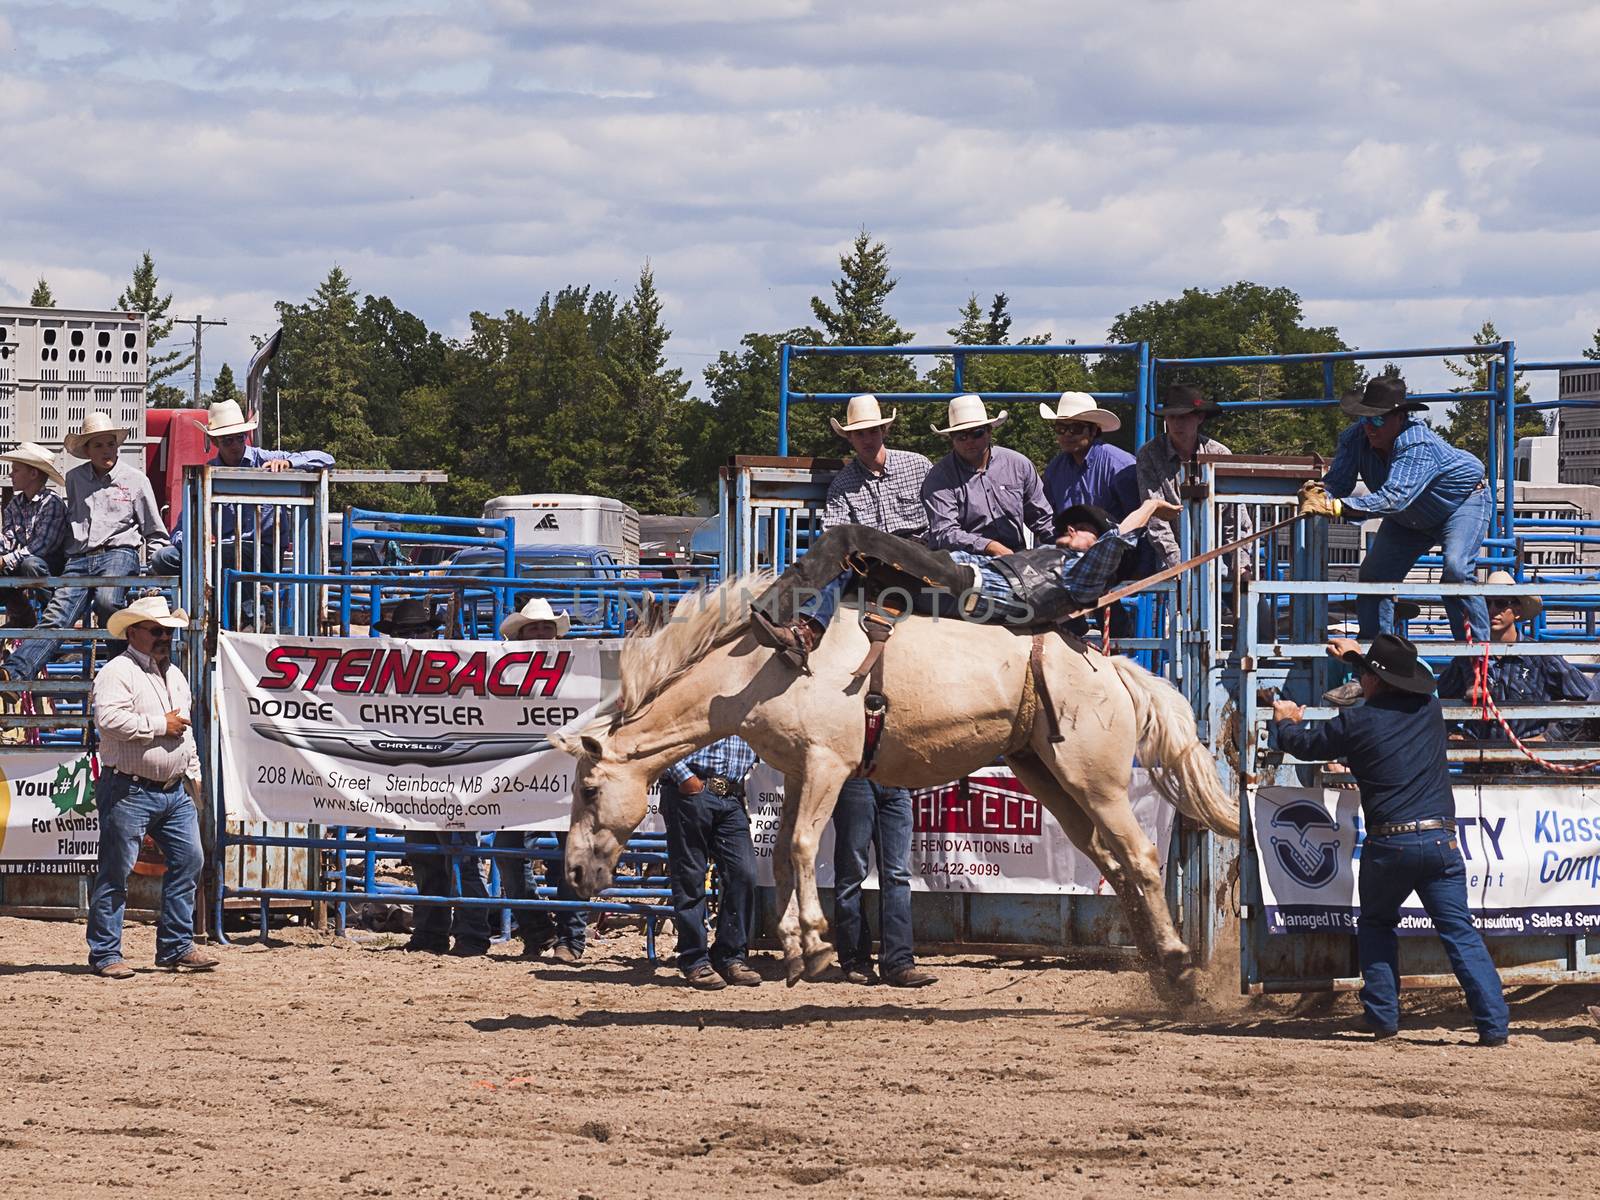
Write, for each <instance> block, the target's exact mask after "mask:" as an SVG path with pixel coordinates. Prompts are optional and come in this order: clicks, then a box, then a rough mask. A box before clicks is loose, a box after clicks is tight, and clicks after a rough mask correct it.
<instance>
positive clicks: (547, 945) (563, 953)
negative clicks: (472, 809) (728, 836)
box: [494, 596, 589, 963]
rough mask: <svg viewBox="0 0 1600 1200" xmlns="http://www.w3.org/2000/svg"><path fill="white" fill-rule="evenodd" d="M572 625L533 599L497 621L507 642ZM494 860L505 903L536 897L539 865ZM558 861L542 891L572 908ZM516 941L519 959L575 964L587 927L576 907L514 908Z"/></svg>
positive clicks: (521, 837) (503, 843)
mask: <svg viewBox="0 0 1600 1200" xmlns="http://www.w3.org/2000/svg"><path fill="white" fill-rule="evenodd" d="M571 626H572V617H571V614H569V613H568V612H566V611H565V610H563V611H561V612H557V611H556V610H555V609H554V608H552V607H551V606H550V601H548V600H546V599H545V598H544V597H543V596H535V597H534V598H533V599H531V600H529V601H528V602H527V603H526V604H524V605H523V606H522V611H521V612H514V613H511V614H510V615H509V616H507V617H506V619H505V620H504V621H501V622H500V636H501V637H502V638H504V639H505V640H506V641H508V642H553V641H555V640H556V639H558V638H564V637H566V636H567V630H568V629H570V628H571ZM548 836H549V834H548V833H545V832H542V831H539V830H532V829H530V830H521V829H502V830H501V831H500V832H499V833H497V834H495V835H494V844H495V846H496V847H497V848H498V849H504V850H532V849H534V848H535V847H536V846H537V845H538V842H539V839H540V838H542V837H548ZM555 839H556V848H557V849H559V850H560V851H561V854H562V858H565V857H566V853H567V835H566V834H565V833H557V834H556V835H555ZM499 861H500V886H501V889H502V890H503V892H504V893H505V896H506V899H508V900H534V899H537V898H538V890H537V889H538V887H539V876H538V870H539V866H540V864H539V863H538V862H537V861H536V860H535V859H531V858H523V859H513V858H502V859H500V860H499ZM561 863H562V859H552V860H547V861H546V862H545V863H544V864H543V865H544V877H545V882H546V885H547V886H554V887H555V889H556V897H555V898H556V899H557V900H566V901H571V902H573V903H577V902H579V901H581V899H582V897H580V896H579V895H578V893H577V892H575V891H573V890H572V884H571V883H569V882H568V880H567V873H566V871H564V870H562V866H561ZM513 911H514V916H515V920H516V928H517V936H518V937H520V938H521V939H522V957H524V958H540V957H543V956H544V955H545V954H548V955H550V957H551V958H552V959H554V960H555V961H556V962H558V963H575V962H577V961H578V960H579V959H580V958H582V957H583V950H584V946H585V945H587V944H588V940H589V924H588V921H587V920H586V919H585V917H584V914H583V910H581V909H577V908H563V909H558V910H551V909H537V908H535V909H529V908H519V909H515V910H513Z"/></svg>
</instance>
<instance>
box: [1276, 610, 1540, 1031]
mask: <svg viewBox="0 0 1600 1200" xmlns="http://www.w3.org/2000/svg"><path fill="white" fill-rule="evenodd" d="M1328 653H1329V654H1331V655H1333V656H1334V657H1335V658H1340V659H1343V660H1344V661H1346V662H1348V663H1349V664H1350V665H1351V666H1353V667H1354V668H1355V669H1356V671H1357V673H1358V675H1357V678H1358V679H1359V681H1360V683H1361V691H1362V695H1363V697H1364V698H1365V700H1366V703H1365V704H1364V705H1362V706H1361V707H1359V708H1351V709H1346V710H1345V711H1343V712H1341V713H1340V714H1339V715H1338V716H1336V717H1334V719H1333V720H1331V721H1322V722H1314V723H1313V722H1306V721H1304V720H1303V717H1304V715H1305V714H1304V710H1303V709H1302V708H1301V707H1300V706H1299V705H1298V704H1294V703H1292V702H1291V701H1288V700H1279V701H1277V702H1276V703H1275V704H1273V706H1272V715H1273V717H1274V718H1275V719H1276V721H1277V726H1276V733H1277V739H1278V746H1279V747H1280V748H1281V749H1283V750H1285V751H1287V752H1288V753H1290V754H1292V755H1294V756H1295V757H1296V758H1299V759H1303V760H1305V761H1307V762H1325V761H1328V760H1330V759H1336V758H1343V759H1345V760H1346V762H1347V763H1348V764H1349V767H1350V771H1351V773H1352V774H1353V775H1354V776H1355V779H1356V785H1357V786H1358V787H1359V788H1360V789H1361V812H1362V815H1363V816H1364V817H1365V819H1366V823H1367V837H1366V842H1365V843H1364V845H1363V847H1362V850H1361V878H1360V890H1361V895H1360V901H1361V916H1360V919H1359V921H1358V922H1357V926H1356V930H1357V932H1356V944H1357V948H1358V950H1359V952H1360V956H1361V978H1362V983H1363V986H1362V989H1361V1006H1362V1008H1363V1009H1364V1010H1365V1013H1366V1021H1367V1025H1368V1027H1369V1028H1370V1029H1371V1030H1372V1031H1373V1033H1374V1034H1375V1035H1376V1036H1377V1037H1379V1038H1387V1037H1393V1036H1394V1035H1395V1034H1396V1033H1398V1032H1399V1028H1400V991H1399V988H1400V945H1399V940H1398V938H1397V936H1396V934H1395V930H1396V928H1397V927H1398V925H1399V923H1400V905H1401V904H1402V903H1403V902H1404V900H1405V899H1406V897H1407V896H1409V895H1411V893H1412V892H1415V893H1416V894H1417V898H1418V899H1419V900H1421V901H1422V907H1423V908H1424V909H1425V910H1426V911H1427V914H1428V916H1429V917H1430V918H1431V919H1432V921H1433V925H1434V928H1435V929H1436V930H1437V931H1438V934H1439V938H1440V940H1441V941H1442V942H1443V943H1444V948H1445V952H1446V953H1447V954H1448V955H1449V956H1450V966H1451V968H1452V969H1453V970H1454V971H1455V974H1456V978H1457V979H1459V980H1460V981H1461V987H1462V990H1463V991H1465V992H1466V996H1467V1005H1468V1007H1469V1008H1471V1009H1472V1016H1473V1020H1474V1022H1475V1023H1476V1024H1477V1026H1478V1042H1479V1044H1480V1045H1484V1046H1503V1045H1504V1044H1505V1042H1506V1037H1507V1032H1508V1029H1507V1027H1508V1024H1509V1021H1510V1012H1509V1010H1508V1009H1507V1008H1506V1002H1505V997H1504V995H1503V994H1502V992H1501V989H1500V977H1499V976H1498V975H1497V974H1496V973H1495V969H1494V963H1493V962H1492V961H1491V960H1490V958H1489V951H1488V948H1487V947H1486V946H1484V944H1483V938H1482V936H1481V935H1480V934H1479V933H1478V930H1477V928H1476V927H1475V926H1474V925H1473V924H1472V913H1471V910H1470V909H1469V908H1468V906H1467V884H1466V866H1465V864H1464V863H1463V862H1462V860H1461V851H1460V848H1459V847H1458V846H1457V843H1456V812H1455V793H1454V792H1453V791H1452V790H1451V787H1450V765H1449V761H1448V759H1447V758H1446V756H1445V726H1444V713H1443V710H1442V709H1441V708H1440V706H1439V701H1438V700H1437V699H1435V698H1434V695H1433V686H1434V679H1433V673H1432V672H1431V671H1429V670H1428V667H1427V665H1426V664H1425V663H1423V662H1422V661H1421V660H1419V659H1418V657H1417V648H1416V646H1414V645H1412V644H1411V642H1409V641H1407V640H1406V639H1405V638H1403V637H1400V636H1399V635H1398V634H1392V633H1385V634H1379V635H1378V637H1377V639H1376V640H1375V641H1374V642H1373V643H1372V647H1371V649H1370V650H1368V651H1367V653H1365V654H1363V653H1362V652H1361V648H1360V646H1358V645H1357V644H1356V643H1355V642H1353V641H1350V640H1349V639H1348V638H1335V639H1334V640H1333V641H1332V642H1330V643H1329V644H1328Z"/></svg>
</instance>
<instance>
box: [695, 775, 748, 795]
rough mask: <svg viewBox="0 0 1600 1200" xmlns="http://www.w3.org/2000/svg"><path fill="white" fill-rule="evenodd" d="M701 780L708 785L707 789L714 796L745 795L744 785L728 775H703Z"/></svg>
mask: <svg viewBox="0 0 1600 1200" xmlns="http://www.w3.org/2000/svg"><path fill="white" fill-rule="evenodd" d="M700 782H701V783H703V784H705V785H706V791H708V792H710V793H711V794H712V795H713V796H743V795H744V785H743V784H742V783H740V782H739V781H738V780H736V779H729V778H728V777H727V776H726V775H702V776H700Z"/></svg>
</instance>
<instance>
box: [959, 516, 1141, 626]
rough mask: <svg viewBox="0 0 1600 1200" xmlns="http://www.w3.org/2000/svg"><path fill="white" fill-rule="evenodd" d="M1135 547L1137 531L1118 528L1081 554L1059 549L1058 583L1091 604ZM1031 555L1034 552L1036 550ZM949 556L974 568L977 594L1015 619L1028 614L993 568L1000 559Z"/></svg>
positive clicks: (969, 554)
mask: <svg viewBox="0 0 1600 1200" xmlns="http://www.w3.org/2000/svg"><path fill="white" fill-rule="evenodd" d="M1138 545H1139V531H1138V530H1135V531H1134V532H1132V533H1123V532H1122V531H1121V530H1119V529H1115V528H1112V529H1108V530H1106V531H1105V532H1104V533H1102V534H1101V535H1100V536H1099V538H1098V539H1096V541H1095V544H1094V545H1092V546H1090V547H1089V548H1088V549H1087V550H1085V551H1082V552H1081V553H1080V552H1079V551H1076V550H1061V551H1059V553H1060V554H1061V579H1062V582H1063V583H1064V584H1065V585H1066V587H1067V590H1068V591H1070V592H1071V593H1072V594H1073V595H1074V596H1078V597H1081V598H1082V599H1083V601H1084V602H1085V603H1093V602H1094V601H1095V600H1098V599H1099V598H1100V597H1101V596H1103V595H1105V594H1106V593H1107V592H1108V591H1110V590H1111V585H1112V583H1113V582H1115V580H1116V578H1117V572H1118V570H1119V569H1120V568H1121V566H1122V562H1123V557H1124V555H1126V554H1127V552H1128V551H1130V550H1134V549H1136V548H1137V547H1138ZM1032 553H1037V550H1035V551H1032ZM950 557H951V558H953V559H955V560H956V561H957V562H960V563H966V564H967V565H968V566H973V567H977V568H978V591H979V592H981V593H982V594H983V595H984V596H986V597H988V599H990V600H992V601H994V602H995V603H996V604H998V605H1001V606H1003V610H1004V611H1006V612H1016V613H1017V614H1018V615H1019V616H1031V615H1032V611H1033V610H1032V609H1031V608H1028V606H1027V605H1025V604H1024V603H1023V602H1021V601H1019V600H1018V599H1017V595H1016V591H1015V589H1014V588H1013V587H1012V586H1011V580H1010V579H1009V578H1008V577H1007V576H1006V575H1005V574H1003V573H1002V572H1001V571H1000V570H999V569H998V568H997V567H996V566H995V565H994V564H995V563H996V562H1000V561H1003V560H1001V559H995V558H991V557H990V556H988V555H987V554H974V553H972V552H971V551H967V550H952V551H951V552H950Z"/></svg>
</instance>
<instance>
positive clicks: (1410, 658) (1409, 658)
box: [1344, 633, 1439, 696]
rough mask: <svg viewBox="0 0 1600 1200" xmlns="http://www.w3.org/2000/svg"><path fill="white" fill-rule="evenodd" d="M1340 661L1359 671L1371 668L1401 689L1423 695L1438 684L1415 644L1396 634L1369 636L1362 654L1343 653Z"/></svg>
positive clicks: (1384, 680)
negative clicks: (1368, 643)
mask: <svg viewBox="0 0 1600 1200" xmlns="http://www.w3.org/2000/svg"><path fill="white" fill-rule="evenodd" d="M1344 661H1345V662H1347V663H1349V664H1350V665H1351V666H1353V667H1359V668H1360V669H1361V670H1363V671H1371V672H1372V673H1373V674H1374V675H1376V676H1377V677H1378V678H1379V679H1381V680H1383V682H1384V683H1386V684H1388V685H1389V686H1390V687H1392V688H1399V689H1400V690H1401V691H1402V692H1415V693H1417V694H1418V695H1420V696H1427V695H1430V694H1432V692H1433V689H1434V688H1435V687H1437V686H1438V683H1439V681H1438V680H1437V679H1435V678H1434V677H1433V672H1432V671H1430V670H1428V664H1427V663H1425V662H1423V661H1422V660H1421V659H1420V658H1418V657H1417V647H1416V645H1415V644H1413V643H1412V642H1410V641H1408V640H1407V639H1405V638H1403V637H1401V636H1400V635H1399V634H1398V633H1380V634H1379V635H1378V636H1377V637H1375V638H1373V639H1372V645H1371V646H1370V647H1368V649H1367V652H1366V653H1365V654H1358V653H1356V652H1355V651H1351V652H1350V653H1349V654H1346V655H1345V656H1344Z"/></svg>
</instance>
